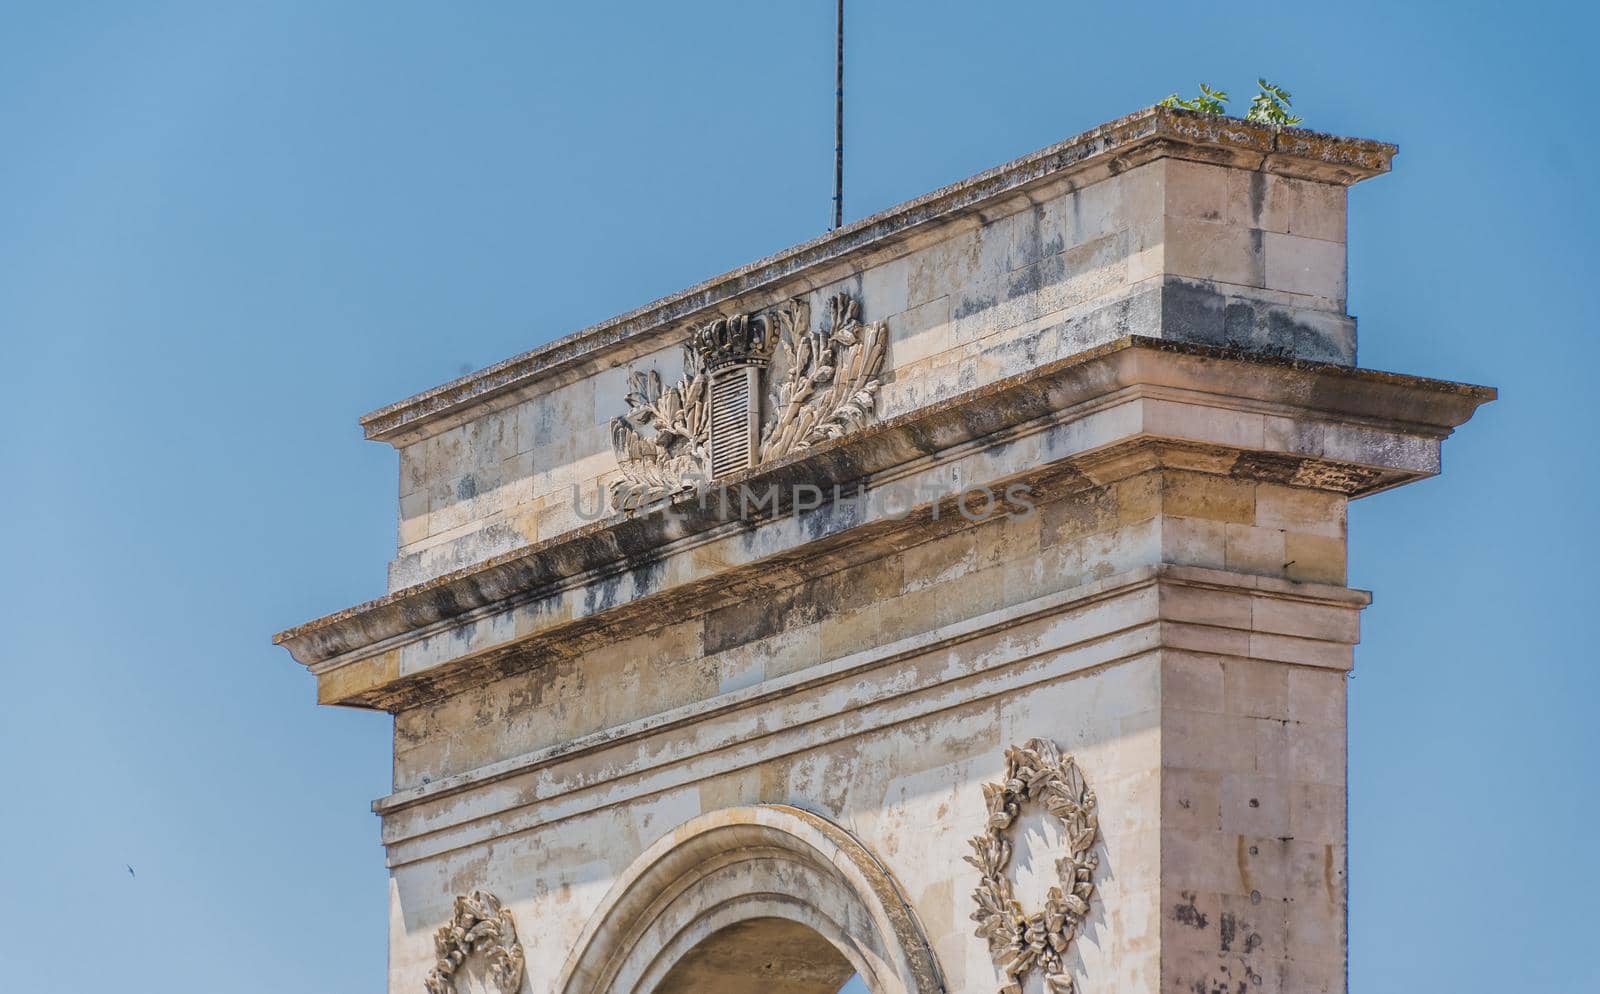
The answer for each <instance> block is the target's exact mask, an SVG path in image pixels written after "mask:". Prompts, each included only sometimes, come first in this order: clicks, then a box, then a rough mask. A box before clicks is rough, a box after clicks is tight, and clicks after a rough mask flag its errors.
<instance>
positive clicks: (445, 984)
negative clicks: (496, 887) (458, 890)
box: [423, 890, 523, 994]
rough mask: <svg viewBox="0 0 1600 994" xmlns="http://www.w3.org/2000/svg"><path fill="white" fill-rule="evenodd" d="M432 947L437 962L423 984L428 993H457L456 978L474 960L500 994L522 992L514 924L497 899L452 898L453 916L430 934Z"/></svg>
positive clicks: (484, 895) (477, 895)
mask: <svg viewBox="0 0 1600 994" xmlns="http://www.w3.org/2000/svg"><path fill="white" fill-rule="evenodd" d="M433 946H434V951H435V952H436V953H437V954H438V957H439V959H438V962H436V963H435V964H434V967H433V969H432V970H430V971H429V972H428V976H427V978H426V979H425V980H424V981H423V986H424V987H426V988H427V990H428V994H459V992H458V991H457V988H456V977H457V975H458V974H460V973H461V972H462V968H463V967H464V966H466V965H467V962H468V960H470V959H472V958H474V957H478V958H480V959H481V960H482V967H483V976H484V978H485V979H486V980H487V981H488V983H489V984H490V985H491V986H493V987H494V988H495V989H496V990H498V991H499V992H500V994H517V991H519V990H521V989H522V965H523V956H522V944H521V943H519V942H518V941H517V926H516V923H515V922H514V921H512V919H511V912H510V911H508V910H507V909H505V908H503V907H501V906H500V899H499V898H497V897H495V896H494V895H493V894H490V893H489V892H487V891H481V890H475V891H473V892H472V893H471V894H468V895H465V896H461V897H457V898H456V907H455V914H454V915H453V916H452V918H451V919H450V923H449V924H448V925H444V926H442V927H441V928H440V929H439V931H437V932H435V933H434V934H433Z"/></svg>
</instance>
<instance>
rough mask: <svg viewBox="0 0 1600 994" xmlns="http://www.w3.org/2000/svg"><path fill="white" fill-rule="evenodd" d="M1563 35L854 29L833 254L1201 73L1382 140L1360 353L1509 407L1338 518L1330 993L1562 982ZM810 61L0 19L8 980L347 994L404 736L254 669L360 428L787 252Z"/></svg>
mask: <svg viewBox="0 0 1600 994" xmlns="http://www.w3.org/2000/svg"><path fill="white" fill-rule="evenodd" d="M1594 22H1595V17H1594V15H1593V14H1592V13H1590V12H1589V10H1587V9H1585V8H1584V7H1583V6H1580V5H1578V4H1573V5H1571V6H1563V5H1560V4H1548V5H1547V4H1539V3H1526V4H1520V5H1516V6H1514V7H1510V6H1505V7H1502V6H1487V5H1475V4H1470V3H1460V2H1455V3H1449V4H1444V3H1408V4H1396V3H1393V2H1392V0H1384V2H1364V0H1351V2H1345V3H1339V4H1330V3H1323V4H1316V5H1309V6H1299V5H1290V4H1284V5H1279V6H1272V7H1246V6H1236V5H1223V6H1217V5H1208V4H1186V5H1182V6H1175V7H1169V6H1163V5H1158V4H1153V3H1142V4H1129V3H1079V4H1066V3H1050V2H1038V0H1034V2H1015V3H992V2H991V3H982V4H980V3H971V2H969V3H954V2H936V0H876V2H865V0H854V2H853V3H852V17H851V38H850V70H849V72H850V77H849V83H848V86H849V89H850V96H849V101H850V104H849V113H848V117H847V127H848V137H847V141H848V143H849V146H850V158H849V165H848V180H847V197H846V211H847V217H860V216H862V215H864V214H866V213H871V212H873V211H876V210H878V209H881V208H883V207H886V206H888V205H890V204H892V203H895V202H898V201H901V200H904V199H907V198H910V197H913V196H916V195H918V194H920V193H923V192H925V191H927V190H929V189H931V188H933V187H936V186H939V185H942V184H945V183H948V182H951V181H953V180H956V179H959V178H961V177H963V176H965V175H968V174H970V173H973V172H976V171H978V170H980V169H983V168H985V167H988V166H990V165H994V164H996V163H999V162H1001V161H1003V160H1006V159H1009V158H1011V157H1013V156H1016V155H1018V154H1021V153H1023V152H1026V151H1029V150H1031V149H1033V148H1036V147H1038V146H1041V145H1045V144H1047V143H1049V142H1052V141H1055V140H1057V139H1060V138H1062V137H1065V136H1068V135H1071V134H1074V133H1076V132H1078V131H1080V130H1083V129H1084V128H1087V127H1090V126H1093V125H1095V124H1097V123H1099V122H1101V121H1103V120H1106V119H1109V118H1113V117H1116V116H1119V115H1121V114H1123V113H1126V112H1128V111H1131V110H1133V109H1136V108H1138V107H1140V106H1143V105H1146V104H1149V103H1151V102H1153V101H1154V100H1156V99H1158V98H1160V97H1161V96H1163V95H1165V94H1166V93H1168V92H1170V91H1172V90H1175V89H1183V90H1185V91H1189V90H1191V89H1192V88H1193V85H1194V84H1195V83H1196V82H1197V81H1199V80H1206V81H1209V82H1211V83H1213V84H1215V85H1219V86H1223V87H1224V88H1227V89H1229V90H1232V91H1234V92H1235V93H1236V94H1241V93H1245V92H1247V91H1248V89H1249V84H1250V83H1251V81H1252V80H1253V79H1254V78H1255V77H1256V76H1257V75H1260V74H1265V75H1267V76H1269V77H1271V78H1273V79H1275V80H1279V81H1281V82H1282V83H1284V84H1285V85H1286V86H1288V87H1289V88H1290V89H1291V90H1292V91H1293V92H1294V94H1295V97H1296V107H1297V109H1299V110H1300V111H1302V112H1303V113H1304V115H1305V117H1306V118H1307V122H1308V124H1309V125H1311V126H1315V127H1318V128H1321V129H1324V130H1329V131H1335V132H1340V133H1345V134H1353V135H1360V136H1366V137H1374V138H1382V139H1386V140H1391V141H1396V142H1398V143H1399V144H1400V146H1401V154H1400V156H1399V158H1398V159H1397V161H1396V170H1395V172H1394V173H1393V174H1392V175H1389V176H1386V177H1383V178H1380V179H1378V180H1375V181H1372V182H1370V183H1367V184H1363V185H1362V186H1360V187H1358V188H1357V189H1356V190H1355V191H1354V192H1353V194H1352V197H1351V222H1350V239H1351V275H1350V286H1351V299H1350V303H1351V310H1352V311H1353V312H1354V313H1355V314H1357V315H1358V316H1359V317H1360V319H1361V326H1360V327H1361V359H1362V363H1363V364H1364V365H1368V366H1373V367H1377V368H1382V369H1393V370H1399V371H1403V372H1410V373H1421V374H1427V375H1434V376H1442V377H1448V378H1455V379H1463V380H1469V381H1474V382H1479V383H1489V384H1493V385H1496V386H1498V387H1500V388H1501V391H1502V394H1501V396H1502V399H1501V400H1500V401H1499V402H1498V403H1496V404H1494V405H1492V406H1491V407H1489V408H1486V409H1485V410H1483V411H1482V412H1481V413H1480V414H1479V416H1478V418H1477V419H1476V420H1475V421H1473V422H1472V423H1470V424H1469V425H1468V426H1467V427H1466V428H1465V429H1464V430H1462V431H1461V432H1460V434H1459V435H1458V437H1456V438H1455V439H1452V440H1451V441H1450V442H1449V443H1448V445H1447V448H1446V456H1445V459H1446V470H1445V474H1444V476H1443V477H1441V478H1439V479H1436V480H1432V481H1428V482H1424V483H1421V484H1418V485H1416V486H1412V487H1409V488H1407V489H1404V490H1401V491H1398V492H1395V493H1391V494H1386V495H1382V496H1379V497H1376V498H1373V499H1371V500H1368V501H1362V502H1360V503H1359V504H1358V505H1356V507H1355V508H1354V509H1353V511H1352V514H1351V581H1352V584H1353V585H1356V586H1361V587H1366V588H1370V589H1373V590H1375V592H1376V598H1377V599H1376V603H1375V604H1374V605H1373V607H1372V608H1371V609H1370V610H1369V611H1368V612H1367V614H1366V617H1365V630H1364V637H1365V641H1364V644H1363V645H1362V647H1361V648H1360V649H1359V650H1358V654H1357V670H1356V675H1355V677H1354V681H1353V683H1352V684H1351V758H1350V779H1351V817H1352V833H1351V847H1352V855H1351V872H1352V876H1351V881H1352V886H1351V906H1352V915H1351V950H1350V956H1351V978H1352V983H1351V988H1352V990H1353V991H1355V992H1357V994H1379V992H1391V991H1392V992H1402V991H1405V992H1410V991H1415V990H1451V989H1471V990H1486V989H1502V988H1508V989H1516V990H1519V991H1523V992H1528V991H1552V992H1566V991H1576V990H1580V989H1596V988H1597V987H1600V967H1597V966H1596V962H1597V961H1596V960H1595V958H1594V956H1593V954H1592V952H1591V950H1590V943H1591V942H1592V941H1593V940H1592V934H1591V933H1592V931H1593V926H1594V925H1595V922H1596V915H1595V912H1594V908H1593V895H1594V894H1595V892H1596V891H1597V889H1600V858H1597V856H1596V853H1595V849H1594V842H1593V840H1594V829H1593V825H1594V824H1595V823H1596V820H1597V818H1600V801H1597V800H1596V794H1597V787H1600V736H1597V733H1596V730H1595V728H1596V722H1595V720H1594V718H1593V717H1592V715H1591V713H1590V712H1591V709H1592V702H1593V701H1594V700H1595V699H1596V697H1597V695H1600V666H1597V665H1596V663H1597V660H1596V650H1595V648H1594V644H1595V642H1594V639H1593V638H1592V637H1591V633H1590V632H1589V631H1588V627H1587V622H1585V621H1584V620H1583V619H1584V618H1586V617H1591V618H1592V616H1593V610H1594V609H1593V604H1592V602H1593V598H1594V594H1595V585H1594V583H1593V579H1592V568H1593V567H1592V564H1593V562H1594V560H1595V558H1596V555H1597V553H1600V549H1597V542H1596V538H1595V528H1594V512H1593V507H1594V503H1595V502H1594V498H1593V494H1594V493H1595V489H1596V486H1597V484H1600V480H1597V479H1596V475H1597V474H1596V470H1595V465H1594V455H1595V449H1596V446H1595V443H1594V432H1593V429H1592V427H1591V421H1592V418H1593V409H1592V397H1593V394H1594V390H1593V380H1594V377H1595V370H1596V369H1597V367H1600V363H1597V359H1600V347H1597V345H1596V334H1595V327H1596V316H1597V315H1596V311H1597V306H1596V295H1595V293H1594V290H1593V276H1592V272H1593V269H1594V266H1595V262H1596V260H1595V258H1594V256H1595V252H1594V246H1595V240H1594V232H1595V231H1596V229H1597V225H1600V209H1597V207H1600V204H1597V197H1600V194H1597V192H1596V186H1595V183H1594V175H1595V168H1594V162H1595V161H1596V154H1597V152H1600V148H1597V142H1596V137H1595V131H1594V129H1593V127H1592V125H1591V124H1590V121H1589V118H1590V117H1591V108H1590V106H1589V104H1590V103H1591V102H1592V93H1593V86H1592V78H1593V77H1592V71H1591V70H1590V69H1589V67H1590V66H1591V65H1592V48H1591V44H1592V39H1593V35H1594V30H1595V28H1596V27H1597V25H1596V24H1595V23H1594ZM832 30H833V28H832V3H831V2H828V0H810V2H804V3H802V2H791V3H785V4H752V3H750V2H748V0H745V2H732V0H716V2H698V3H674V4H667V3H638V4H631V3H590V4H562V5H535V4H527V3H525V4H510V3H488V2H483V3H473V4H443V3H438V2H401V0H394V2H386V3H382V4H379V3H366V4H358V3H344V4H328V3H303V4H302V3H251V4H240V3H230V2H221V0H211V2H206V3H194V4H163V3H154V2H150V3H141V4H116V3H105V4H99V5H84V4H78V3H70V2H61V0H56V2H50V3H34V4H26V3H7V4H4V5H3V6H0V134H3V136H4V152H3V153H0V405H3V406H4V414H5V420H4V424H5V427H4V429H3V430H0V467H3V470H0V473H3V476H0V479H3V480H4V482H5V484H6V485H5V486H3V487H0V540H3V543H4V549H5V553H6V554H5V558H4V568H3V569H0V596H3V603H4V604H5V606H6V623H5V624H3V625H0V668H3V673H4V677H5V686H6V693H5V694H4V696H3V697H0V759H3V761H4V764H5V771H6V783H5V786H4V800H3V801H0V976H3V977H5V978H6V980H5V986H6V987H7V988H8V989H12V988H15V989H25V990H30V991H35V992H40V994H54V992H73V994H76V992H81V991H85V990H92V989H115V990H118V991H120V992H124V994H144V992H157V991H160V992H164V994H165V992H171V991H197V992H198V991H213V990H224V991H230V992H273V994H277V992H281V991H288V990H296V991H314V992H315V991H330V992H331V991H339V992H360V991H369V992H377V991H381V990H382V989H383V985H384V955H385V931H386V927H387V926H386V919H385V906H386V900H387V889H386V879H385V872H384V869H383V860H382V851H381V849H380V847H379V845H378V835H377V830H378V825H377V821H376V819H375V818H374V817H373V816H372V815H371V814H370V813H369V812H368V810H367V801H368V800H369V799H371V798H373V797H376V796H379V795H381V794H383V793H385V792H386V790H387V781H388V773H389V771H388V766H387V762H388V759H387V754H388V753H387V750H388V741H387V736H388V733H389V720H388V718H387V717H386V716H383V715H373V714H367V713H361V712H354V711H341V710H337V709H323V708H317V707H314V706H313V704H312V700H313V689H312V683H311V680H310V678H309V677H308V676H307V675H306V674H305V673H304V672H303V671H302V670H301V669H300V668H299V667H298V666H296V665H295V664H294V663H292V662H291V660H290V659H289V658H288V656H287V655H286V654H285V653H283V652H282V651H281V650H277V649H274V648H273V647H272V646H271V645H270V643H269V638H270V636H271V634H272V633H273V632H274V631H276V630H278V629H281V628H284V627H286V626H288V625H291V624H294V623H297V622H300V621H303V620H306V619H308V618H311V617H314V616H318V615H321V614H324V613H327V612H330V611H333V610H336V609H338V608H341V607H344V606H347V605H350V604H353V603H356V602H359V601H362V600H365V599H367V598H369V597H372V596H375V595H377V594H379V593H381V591H382V584H383V568H384V563H385V561H386V559H387V558H388V557H389V555H390V554H391V553H392V551H393V543H394V522H393V512H394V508H393V500H394V495H395V459H394V456H393V454H392V453H391V451H390V450H388V449H387V448H386V447H384V446H381V445H378V444H376V443H366V442H363V441H361V438H360V434H359V432H358V430H357V428H356V424H355V421H356V418H357V416H358V415H360V414H361V413H363V412H365V411H367V410H370V409H372V408H375V407H378V406H381V405H383V404H385V403H388V402H390V401H393V400H396V399H399V398H401V397H404V396H407V395H409V394H411V393H413V392H416V391H418V390H421V389H424V388H426V387H428V386H431V385H433V384H435V383H438V382H441V381H444V380H447V379H450V378H453V377H455V376H457V375H459V374H461V373H463V372H466V371H468V370H469V369H472V368H476V367H479V366H482V365H486V364H488V363H490V362H493V361H495V360H497V359H500V358H503V357H505V356H507V355H510V354H513V353H515V352H519V351H522V350H524V349H527V348H529V347H531V346H534V345H537V344H539V343H541V342H544V341H548V340H549V339H551V338H554V337H556V336H559V335H562V334H565V333H567V332H569V331H572V330H575V329H577V328H579V327H582V326H584V325H587V324H590V323H592V322H594V321H597V320H600V319H603V318H605V317H608V316H610V315H612V314H615V313H618V312H620V311H623V310H626V309H629V308H631V307H633V306H636V305H638V304H640V303H643V302H645V301H648V300H650V299H653V298H655V297H657V296H660V295H662V294H665V293H668V292H670V291H672V290H674V289H677V288H679V287H681V286H684V285H687V284H689V283H692V282H695V281H697V280H700V279H702V278H704V277H707V276H710V275H713V274H715V273H718V272H720V271H723V270H725V269H728V268H731V267H733V266H735V265H738V264H741V263H743V262H746V261H749V260H751V259H753V258H756V257H758V256H762V255H766V254H768V253H770V252H772V251H775V250H777V249H780V248H783V247H784V246H787V245H789V244H792V243H794V242H797V241H801V240H804V239H807V238H810V237H812V236H814V235H816V234H818V233H819V231H820V230H821V229H822V228H823V227H825V225H826V222H827V217H828V197H829V193H830V190H829V185H830V182H831V166H830V155H831V147H832V122H831V113H832V66H831V47H830V46H831V36H832ZM1240 103H1241V104H1242V103H1243V101H1240ZM1585 577H1590V579H1585ZM130 865H131V866H132V867H133V871H134V875H130V873H129V870H128V869H127V867H128V866H130Z"/></svg>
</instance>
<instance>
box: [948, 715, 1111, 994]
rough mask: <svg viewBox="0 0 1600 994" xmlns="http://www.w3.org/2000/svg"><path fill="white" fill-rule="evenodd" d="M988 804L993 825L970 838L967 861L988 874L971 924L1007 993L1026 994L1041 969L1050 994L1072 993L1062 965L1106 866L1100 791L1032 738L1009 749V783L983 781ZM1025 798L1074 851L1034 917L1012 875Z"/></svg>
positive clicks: (1068, 760)
mask: <svg viewBox="0 0 1600 994" xmlns="http://www.w3.org/2000/svg"><path fill="white" fill-rule="evenodd" d="M983 799H984V803H985V805H986V806H987V807H988V809H989V822H988V827H987V830H986V831H985V832H984V834H982V835H979V836H977V837H976V838H973V839H972V840H970V843H969V844H970V845H971V846H972V849H973V855H971V856H968V857H966V860H967V862H968V863H971V864H972V865H973V866H975V867H977V868H978V872H979V873H980V874H981V878H980V879H979V882H978V888H977V890H975V891H973V892H972V899H973V900H974V901H976V902H977V904H978V910H977V911H974V912H973V913H972V920H973V921H975V922H977V923H978V930H977V936H978V938H980V939H986V940H988V943H989V954H990V956H991V957H993V959H994V962H995V965H996V966H998V967H999V968H1000V972H1001V973H1003V974H1004V975H1005V979H1006V982H1005V984H1004V985H1002V986H1001V988H1000V994H1022V981H1023V978H1024V977H1026V976H1027V975H1028V974H1029V972H1030V971H1032V970H1034V969H1035V968H1037V969H1039V970H1040V971H1042V972H1043V974H1044V987H1045V990H1046V991H1047V992H1048V994H1072V991H1073V983H1072V977H1071V976H1070V975H1069V974H1068V973H1067V971H1066V966H1065V964H1064V962H1063V960H1064V958H1065V957H1066V954H1067V950H1068V949H1069V948H1070V947H1071V946H1072V940H1073V938H1075V937H1076V936H1077V934H1078V927H1079V926H1080V925H1082V923H1083V919H1084V918H1085V917H1086V916H1087V915H1088V914H1089V901H1090V900H1091V899H1092V898H1093V897H1094V872H1095V870H1096V868H1097V867H1098V866H1099V859H1098V857H1096V856H1095V854H1094V852H1093V850H1094V845H1095V840H1096V839H1097V838H1098V837H1099V832H1100V818H1099V812H1098V806H1097V802H1096V801H1095V796H1094V791H1093V790H1091V789H1089V785H1088V784H1087V783H1086V782H1085V781H1084V778H1083V773H1082V772H1081V771H1080V770H1079V769H1078V764H1077V763H1076V761H1074V760H1073V758H1072V757H1071V756H1063V755H1061V752H1060V750H1058V749H1057V748H1056V746H1055V744H1054V743H1052V742H1050V741H1048V740H1046V739H1032V740H1030V741H1029V742H1028V744H1027V745H1025V746H1022V747H1021V748H1018V747H1016V746H1012V747H1011V748H1010V749H1007V750H1006V778H1005V780H1004V781H1003V782H1001V783H986V784H984V785H983ZM1024 801H1037V802H1040V803H1042V804H1044V807H1045V810H1046V811H1048V812H1050V814H1052V815H1054V816H1055V817H1057V818H1059V819H1061V828H1062V838H1063V840H1064V842H1065V845H1066V849H1067V851H1066V853H1065V855H1063V856H1062V857H1061V858H1060V859H1058V860H1056V875H1057V877H1058V878H1059V881H1060V886H1056V887H1051V888H1050V891H1049V894H1048V896H1047V897H1046V898H1045V904H1044V909H1043V910H1042V911H1035V912H1028V911H1025V910H1023V907H1022V905H1021V904H1020V903H1019V902H1018V901H1017V899H1016V897H1015V895H1014V894H1013V892H1012V886H1011V879H1010V877H1009V876H1008V875H1007V866H1008V864H1009V863H1010V862H1011V839H1010V835H1009V832H1010V830H1011V828H1012V825H1013V823H1014V822H1015V821H1016V819H1017V817H1018V816H1019V815H1020V814H1021V813H1022V804H1023V802H1024Z"/></svg>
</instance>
